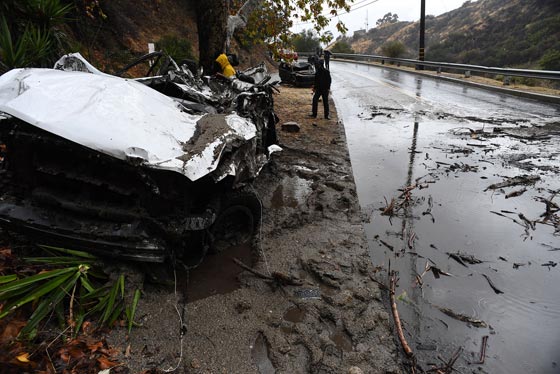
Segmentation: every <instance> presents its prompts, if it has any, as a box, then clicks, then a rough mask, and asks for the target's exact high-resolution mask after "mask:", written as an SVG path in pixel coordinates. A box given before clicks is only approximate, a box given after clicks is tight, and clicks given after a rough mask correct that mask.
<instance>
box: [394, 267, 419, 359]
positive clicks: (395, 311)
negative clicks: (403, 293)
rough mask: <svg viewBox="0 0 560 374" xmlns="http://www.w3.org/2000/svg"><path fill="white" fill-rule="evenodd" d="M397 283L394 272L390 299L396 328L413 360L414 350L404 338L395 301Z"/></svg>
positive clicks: (409, 356)
mask: <svg viewBox="0 0 560 374" xmlns="http://www.w3.org/2000/svg"><path fill="white" fill-rule="evenodd" d="M396 283H397V276H396V274H395V272H392V273H391V279H390V290H389V295H390V299H391V311H392V312H393V318H394V320H395V328H396V329H397V335H398V337H399V340H400V342H401V345H402V347H403V350H404V352H405V353H406V356H407V357H408V358H412V357H413V356H414V352H412V349H411V348H410V346H409V345H408V342H407V341H406V338H405V336H404V333H403V329H402V324H401V319H400V317H399V311H398V309H397V302H396V300H395V284H396Z"/></svg>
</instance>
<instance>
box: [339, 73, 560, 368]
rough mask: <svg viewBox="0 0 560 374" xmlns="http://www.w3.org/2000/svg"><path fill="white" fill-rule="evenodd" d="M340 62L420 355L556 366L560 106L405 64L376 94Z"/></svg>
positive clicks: (386, 257) (363, 168) (559, 357)
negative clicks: (420, 75) (466, 85)
mask: <svg viewBox="0 0 560 374" xmlns="http://www.w3.org/2000/svg"><path fill="white" fill-rule="evenodd" d="M341 69H342V68H341ZM334 71H335V70H334V69H333V72H334ZM340 76H342V77H344V78H346V79H345V80H344V81H338V82H337V81H336V78H335V88H334V91H335V101H336V104H337V109H338V111H339V115H340V114H342V117H343V118H344V122H345V129H346V134H347V138H348V143H349V148H350V156H351V161H352V167H353V169H354V176H355V180H356V184H357V188H358V195H359V198H360V203H361V205H362V208H363V210H364V211H365V212H366V216H367V219H366V222H365V228H366V233H367V236H368V241H369V245H370V253H371V257H372V260H373V261H374V264H375V265H384V267H385V269H387V268H388V267H389V262H390V266H391V269H393V270H396V271H398V276H399V282H398V287H397V290H396V296H397V307H398V309H399V313H400V315H401V318H402V320H403V324H404V330H405V336H406V337H407V340H408V342H409V344H410V345H411V347H412V348H413V350H414V351H415V353H416V354H417V357H418V363H419V365H420V366H421V368H422V369H424V370H428V369H431V368H433V367H434V366H438V365H440V364H441V361H440V360H439V358H438V356H441V357H442V358H444V359H445V360H448V359H450V358H451V357H452V356H453V354H454V353H455V352H456V351H457V350H458V349H459V348H462V353H461V355H460V357H459V360H458V361H457V363H456V365H455V369H457V370H459V372H464V373H467V372H468V373H470V372H477V373H479V372H480V373H504V374H505V373H539V374H540V373H543V374H548V373H550V374H552V373H557V372H558V370H559V368H558V365H559V364H560V348H558V346H559V343H560V333H559V332H560V290H559V289H558V287H556V285H557V284H558V282H560V266H557V265H558V263H560V251H558V250H557V249H558V248H559V247H560V230H559V223H560V222H559V214H560V212H559V210H558V206H560V160H559V158H558V154H559V151H560V136H559V134H560V108H559V107H557V106H550V105H541V104H538V103H535V102H524V101H521V100H518V99H511V98H507V97H506V98H504V97H496V98H492V97H491V96H489V94H488V93H485V92H482V91H481V93H480V96H478V97H477V92H476V91H474V90H472V89H469V90H468V92H469V95H468V96H463V95H464V93H463V90H461V89H459V87H455V86H450V87H448V86H446V85H445V84H442V83H441V82H440V83H437V84H436V83H434V82H430V81H424V82H423V83H422V84H421V85H420V89H418V86H419V85H418V82H417V79H416V78H414V77H413V76H409V75H403V74H401V76H400V78H399V80H398V82H397V83H398V86H399V87H398V88H399V90H397V91H395V90H393V91H391V92H386V91H384V90H386V88H384V87H381V86H380V84H378V83H379V82H383V79H387V77H383V76H382V74H381V75H380V76H376V77H374V79H373V80H372V83H371V85H372V88H371V89H369V91H368V92H369V93H370V95H368V96H366V95H363V94H362V92H363V91H362V89H360V90H357V89H355V88H354V87H353V83H351V82H350V77H351V75H350V73H347V72H345V71H342V72H341V73H340ZM411 77H412V78H411ZM393 78H394V77H393ZM389 79H390V77H389ZM407 81H410V84H409V85H408V86H407ZM394 83H395V82H393V84H394ZM360 84H361V85H362V86H363V84H364V81H363V80H362V81H361V82H360ZM438 90H439V94H438V92H437V91H438ZM337 95H340V96H339V97H337ZM480 98H484V100H480ZM356 103H359V104H356ZM387 103H389V105H386V104H387ZM387 108H389V109H387ZM391 108H392V109H395V110H392V109H391ZM469 259H476V260H477V261H473V262H470V261H469ZM386 275H387V274H385V277H383V279H382V280H383V281H385V282H387V276H386ZM473 321H481V322H483V324H477V323H474V322H473ZM485 336H487V338H484V337H485ZM483 342H484V343H483ZM483 346H484V348H483ZM484 350H485V351H484ZM482 352H484V354H483V356H484V362H483V363H480V358H481V353H482ZM432 364H434V365H432Z"/></svg>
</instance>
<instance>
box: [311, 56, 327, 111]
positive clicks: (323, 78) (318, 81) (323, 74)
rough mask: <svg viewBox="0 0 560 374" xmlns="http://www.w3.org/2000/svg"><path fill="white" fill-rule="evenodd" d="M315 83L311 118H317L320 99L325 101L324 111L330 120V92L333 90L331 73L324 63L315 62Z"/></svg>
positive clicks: (320, 61)
mask: <svg viewBox="0 0 560 374" xmlns="http://www.w3.org/2000/svg"><path fill="white" fill-rule="evenodd" d="M315 70H316V72H315V82H314V84H313V92H314V94H313V104H312V106H311V108H312V113H311V114H310V115H309V116H310V117H313V118H317V107H318V106H319V98H320V97H321V98H322V99H323V109H324V113H323V114H324V116H325V119H330V118H329V91H330V89H331V73H329V71H328V70H327V69H325V67H324V66H323V61H322V60H319V61H317V62H315Z"/></svg>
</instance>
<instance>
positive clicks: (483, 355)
mask: <svg viewBox="0 0 560 374" xmlns="http://www.w3.org/2000/svg"><path fill="white" fill-rule="evenodd" d="M487 342H488V335H484V336H483V337H482V347H480V360H479V361H478V362H477V364H478V365H482V364H483V363H484V359H485V358H486V344H487Z"/></svg>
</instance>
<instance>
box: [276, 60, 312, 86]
mask: <svg viewBox="0 0 560 374" xmlns="http://www.w3.org/2000/svg"><path fill="white" fill-rule="evenodd" d="M278 72H279V74H280V79H281V80H282V83H287V84H293V85H294V86H296V87H311V86H312V85H313V83H314V81H315V67H314V66H313V64H312V63H309V62H304V61H299V62H292V63H288V62H285V61H282V62H280V65H278Z"/></svg>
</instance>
